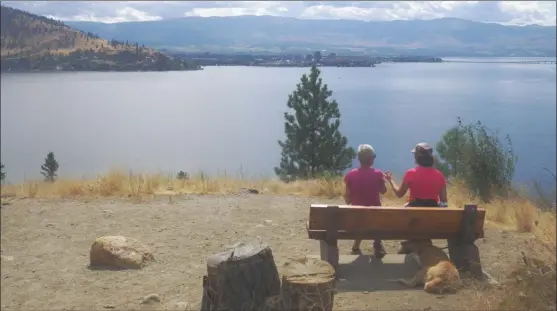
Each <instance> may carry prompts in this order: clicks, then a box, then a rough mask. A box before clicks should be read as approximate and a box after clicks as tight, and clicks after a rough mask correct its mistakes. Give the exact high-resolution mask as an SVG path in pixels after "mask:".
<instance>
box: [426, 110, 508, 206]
mask: <svg viewBox="0 0 557 311" xmlns="http://www.w3.org/2000/svg"><path fill="white" fill-rule="evenodd" d="M457 121H458V124H457V125H456V126H454V127H452V128H451V129H449V130H448V131H447V132H445V134H443V136H442V138H441V141H439V142H438V143H437V146H436V150H437V154H438V156H439V158H438V159H437V163H438V164H437V167H438V168H440V169H441V171H444V173H445V174H447V176H448V177H455V178H457V179H459V180H462V181H463V182H464V183H465V184H466V185H467V187H468V189H469V190H470V191H471V192H472V193H473V194H474V195H476V196H478V197H479V198H480V199H482V200H483V201H490V200H491V199H492V198H493V197H494V196H496V195H497V196H505V195H507V193H508V190H509V189H510V186H511V182H512V179H513V176H514V171H515V164H516V160H517V158H516V156H515V154H514V152H513V148H512V142H511V139H510V137H509V136H508V135H507V136H505V142H506V144H504V143H503V142H502V141H501V140H500V139H499V135H498V133H497V132H493V131H491V130H489V129H488V128H487V127H486V126H485V125H484V124H483V123H481V122H480V121H478V122H476V123H471V124H468V125H463V124H462V121H461V119H460V118H458V119H457Z"/></svg>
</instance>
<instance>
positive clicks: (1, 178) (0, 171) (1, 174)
mask: <svg viewBox="0 0 557 311" xmlns="http://www.w3.org/2000/svg"><path fill="white" fill-rule="evenodd" d="M4 179H6V172H4V164H2V163H0V181H4Z"/></svg>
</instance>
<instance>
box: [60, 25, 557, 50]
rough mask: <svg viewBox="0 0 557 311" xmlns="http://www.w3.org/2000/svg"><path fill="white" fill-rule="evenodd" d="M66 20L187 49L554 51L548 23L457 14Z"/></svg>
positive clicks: (97, 31) (161, 46) (112, 35)
mask: <svg viewBox="0 0 557 311" xmlns="http://www.w3.org/2000/svg"><path fill="white" fill-rule="evenodd" d="M66 24H68V25H70V26H73V27H75V28H77V29H80V30H83V31H86V32H91V33H94V34H97V35H99V36H100V37H102V38H106V39H110V38H114V39H117V40H130V41H133V42H140V43H142V44H145V45H149V46H152V47H155V48H159V49H167V50H177V51H192V52H193V51H195V52H199V51H201V52H204V51H211V52H230V51H237V52H249V51H251V52H255V51H257V52H264V51H266V52H289V51H291V52H294V51H298V52H305V51H308V52H309V51H314V50H327V51H331V52H337V53H364V54H371V55H373V54H376V55H378V54H383V55H385V54H386V55H389V54H399V55H400V54H407V55H432V56H545V57H555V55H556V27H555V26H539V25H529V26H506V25H500V24H494V23H481V22H474V21H468V20H463V19H457V18H440V19H433V20H395V21H381V22H364V21H355V20H308V19H296V18H289V17H276V16H234V17H184V18H178V19H168V20H158V21H145V22H123V23H113V24H105V23H99V22H66Z"/></svg>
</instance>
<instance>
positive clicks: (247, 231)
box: [1, 194, 531, 310]
mask: <svg viewBox="0 0 557 311" xmlns="http://www.w3.org/2000/svg"><path fill="white" fill-rule="evenodd" d="M316 201H318V202H323V203H329V202H331V203H333V202H334V203H339V202H338V201H327V200H323V199H318V200H315V199H307V198H300V197H294V196H271V195H251V194H238V195H226V196H224V195H211V196H180V197H175V198H173V200H172V202H169V200H168V198H167V197H160V198H157V199H154V200H152V201H149V202H144V203H134V202H131V201H130V200H123V199H99V200H93V201H89V202H85V201H83V200H64V199H56V200H54V199H53V200H40V199H24V200H16V201H14V202H13V203H12V204H11V205H8V206H3V207H2V210H1V211H2V212H1V213H2V245H1V246H2V248H1V253H2V271H1V277H2V283H1V285H2V294H1V307H2V310H31V309H34V310H39V309H41V310H47V309H48V310H62V309H65V310H78V309H79V310H84V309H90V310H102V309H110V308H114V309H117V310H132V309H135V310H137V309H149V308H151V309H157V310H161V309H166V310H177V309H183V308H184V307H185V305H186V303H187V304H189V306H190V309H198V308H199V302H200V298H201V281H202V279H201V278H202V276H203V274H204V273H205V271H206V265H205V259H206V257H207V256H208V255H210V254H212V253H215V252H219V251H222V250H223V249H224V248H225V247H226V246H227V245H232V244H234V243H236V242H238V241H243V240H247V241H249V240H250V239H261V240H263V241H265V242H267V243H269V244H270V246H271V249H272V250H273V253H274V256H275V260H276V262H277V265H278V266H279V269H280V266H281V265H282V264H283V263H284V262H285V261H286V259H287V258H288V257H290V256H297V255H317V254H319V249H318V243H317V241H313V240H309V239H308V238H307V234H306V232H305V226H304V222H305V221H306V220H307V216H308V215H307V213H308V206H309V204H310V203H312V202H313V203H315V202H316ZM102 235H124V236H130V237H134V238H136V239H138V240H140V241H141V242H143V243H145V244H147V245H148V246H150V247H151V248H152V249H153V253H154V255H155V258H156V260H157V261H156V262H155V263H153V264H152V265H150V266H148V267H147V268H145V269H143V270H139V271H119V272H116V271H93V270H89V269H88V268H87V265H88V262H89V248H90V246H91V244H92V242H93V241H94V240H95V238H96V237H98V236H102ZM530 238H531V236H530V235H527V234H517V233H514V232H512V231H506V230H504V229H502V228H498V227H495V226H490V225H487V229H486V239H484V240H481V241H479V242H478V246H479V247H480V251H481V259H482V262H483V265H484V268H485V269H486V270H487V271H488V272H489V273H490V274H491V275H492V276H493V277H494V278H496V279H499V280H503V279H504V278H505V277H506V275H507V274H508V269H509V268H510V267H512V266H514V265H516V263H517V262H519V261H520V250H521V248H522V245H524V243H525V241H528V240H529V239H530ZM339 246H340V251H341V253H343V254H348V253H349V251H350V241H341V242H340V245H339ZM385 246H386V248H387V251H388V252H389V253H390V254H394V253H395V252H396V248H397V246H398V243H397V242H396V241H389V242H386V243H385ZM370 248H371V243H370V242H369V241H364V243H363V249H364V252H365V253H369V252H370ZM372 265H373V264H368V266H367V267H366V266H365V264H364V268H369V269H370V270H366V272H365V273H362V276H363V277H372V276H373V275H374V273H375V272H374V271H383V273H388V271H386V270H384V269H383V268H384V267H383V268H381V267H377V266H375V267H373V266H372ZM373 269H376V270H373ZM377 269H378V270H377ZM395 270H398V269H395ZM400 271H402V270H399V273H400ZM364 281H365V280H364ZM357 283H358V284H359V285H354V286H351V287H349V288H341V289H340V292H339V293H338V295H337V296H336V297H335V310H358V309H359V310H361V309H368V310H369V309H372V310H387V309H388V310H409V309H413V310H448V309H453V310H457V309H459V310H462V309H463V307H464V306H471V303H473V302H474V301H477V299H478V298H477V297H478V292H477V291H476V290H474V289H466V290H463V291H462V292H460V293H459V294H456V295H447V296H435V295H430V294H426V293H424V292H423V291H422V290H419V289H418V290H408V289H406V288H403V287H402V286H401V285H398V284H397V285H393V283H388V284H387V282H384V283H385V285H384V286H381V285H377V282H375V283H376V284H375V285H373V286H370V285H369V284H368V283H366V282H363V281H362V282H357ZM151 293H157V294H158V295H159V296H160V297H161V299H162V301H161V302H160V304H156V305H151V306H144V305H141V304H140V302H141V299H142V298H143V297H144V296H145V295H148V294H151Z"/></svg>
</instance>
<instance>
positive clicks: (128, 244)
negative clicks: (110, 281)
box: [89, 236, 155, 269]
mask: <svg viewBox="0 0 557 311" xmlns="http://www.w3.org/2000/svg"><path fill="white" fill-rule="evenodd" d="M154 259H155V258H154V257H153V254H152V253H151V251H150V250H149V248H147V246H145V245H143V244H141V243H140V242H139V241H137V240H135V239H132V238H127V237H123V236H103V237H100V238H97V239H96V240H95V242H94V243H93V245H92V246H91V252H90V253H89V260H90V264H91V267H110V268H117V269H141V268H143V267H144V266H145V265H147V263H149V262H150V261H153V260H154Z"/></svg>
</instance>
